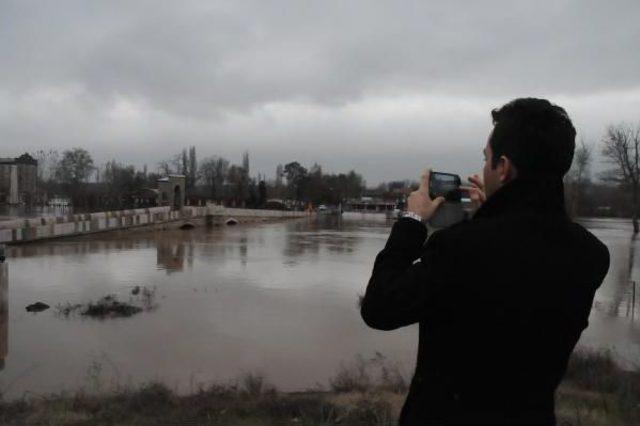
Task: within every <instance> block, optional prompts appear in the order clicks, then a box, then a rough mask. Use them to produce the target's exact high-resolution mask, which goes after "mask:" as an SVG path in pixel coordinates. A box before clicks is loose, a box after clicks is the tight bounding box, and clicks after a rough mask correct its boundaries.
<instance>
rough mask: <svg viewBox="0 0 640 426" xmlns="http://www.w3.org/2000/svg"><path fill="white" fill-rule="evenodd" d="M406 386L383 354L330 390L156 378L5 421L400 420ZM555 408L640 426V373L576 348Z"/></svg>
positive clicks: (593, 420)
mask: <svg viewBox="0 0 640 426" xmlns="http://www.w3.org/2000/svg"><path fill="white" fill-rule="evenodd" d="M92 368H93V369H94V370H95V369H96V366H93V367H92ZM98 370H99V369H98ZM94 374H95V371H94ZM98 374H99V373H98ZM406 391H407V379H406V377H405V375H404V374H402V372H401V371H400V370H399V369H398V368H397V366H395V365H394V364H392V363H390V362H389V361H388V360H387V359H385V358H384V357H383V356H382V355H381V354H378V353H377V354H376V355H375V356H374V357H373V358H371V359H365V358H364V357H362V356H358V357H356V358H355V359H354V360H353V362H351V363H348V364H343V365H341V366H340V368H339V369H338V370H337V372H336V374H335V376H334V377H332V378H331V379H330V380H329V386H328V388H327V389H324V388H322V387H319V388H318V389H315V390H309V391H305V392H294V393H282V392H279V391H278V390H277V389H275V388H274V387H273V386H271V385H269V383H268V382H267V381H266V379H265V377H264V376H263V375H261V374H257V373H249V374H245V375H243V376H241V377H239V378H238V379H237V380H235V381H233V382H230V383H228V384H225V385H220V384H212V385H208V386H205V385H200V386H199V387H198V388H197V389H195V390H193V391H192V392H191V393H190V394H189V395H178V394H176V393H175V392H173V391H172V390H171V389H169V388H168V387H166V386H165V385H163V384H160V383H149V384H146V385H143V386H139V387H137V388H131V387H124V388H122V387H116V388H114V389H112V390H110V391H108V392H103V393H102V394H100V395H91V394H88V393H85V392H83V391H80V392H76V393H74V394H65V393H61V394H57V395H50V396H41V397H37V398H36V397H32V398H30V399H26V398H23V399H19V400H14V401H7V402H1V400H0V424H3V425H5V424H6V425H23V424H61V425H111V424H123V425H151V424H154V425H155V424H193V425H195V424H198V425H200V424H202V425H241V426H242V425H245V426H249V425H289V424H291V425H334V424H342V425H356V426H357V425H394V424H396V422H397V416H398V414H399V411H400V408H401V406H402V403H403V401H404V398H405V394H406ZM556 413H557V416H558V424H559V425H566V426H572V425H576V426H577V425H580V426H590V425H632V424H640V373H639V372H629V371H623V370H621V369H620V368H618V367H617V366H616V364H615V363H614V362H613V361H612V359H611V356H610V354H608V353H594V352H580V353H577V354H575V355H574V356H573V357H572V360H571V363H570V366H569V369H568V371H567V375H566V378H565V380H564V382H563V383H562V385H561V386H560V388H559V389H558V392H557V407H556Z"/></svg>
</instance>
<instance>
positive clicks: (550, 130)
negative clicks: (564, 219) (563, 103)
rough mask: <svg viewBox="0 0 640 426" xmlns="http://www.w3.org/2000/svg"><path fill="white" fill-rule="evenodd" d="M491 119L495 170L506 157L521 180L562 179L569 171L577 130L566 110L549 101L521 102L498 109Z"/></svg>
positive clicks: (492, 161) (515, 100)
mask: <svg viewBox="0 0 640 426" xmlns="http://www.w3.org/2000/svg"><path fill="white" fill-rule="evenodd" d="M491 116H492V117H493V124H494V128H493V133H492V134H491V138H490V140H489V145H490V146H491V150H492V151H493V152H492V158H491V167H492V168H495V167H496V165H497V163H498V159H499V158H500V156H502V155H504V156H506V157H507V158H509V159H510V160H511V161H512V162H513V164H514V165H515V166H516V169H517V170H518V176H549V175H551V176H560V177H562V176H564V174H565V173H567V171H569V168H570V167H571V162H572V161H573V152H574V150H575V146H576V143H575V138H576V130H575V129H574V127H573V124H572V123H571V119H570V118H569V116H568V115H567V112H566V111H565V110H564V109H563V108H561V107H559V106H557V105H553V104H552V103H551V102H549V101H548V100H546V99H536V98H519V99H514V100H513V101H511V102H509V103H508V104H505V105H504V106H502V108H499V109H494V110H493V111H491Z"/></svg>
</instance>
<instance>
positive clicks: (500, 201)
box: [473, 176, 566, 218]
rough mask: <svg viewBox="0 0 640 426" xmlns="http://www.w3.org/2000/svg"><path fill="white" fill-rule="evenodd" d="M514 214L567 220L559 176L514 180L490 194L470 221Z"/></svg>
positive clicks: (562, 185)
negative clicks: (516, 212) (563, 217)
mask: <svg viewBox="0 0 640 426" xmlns="http://www.w3.org/2000/svg"><path fill="white" fill-rule="evenodd" d="M515 211H519V212H522V211H528V212H533V213H535V214H542V215H554V216H555V215H561V216H566V209H565V203H564V184H563V182H562V178H561V177H559V176H536V177H527V178H524V177H520V178H516V179H514V180H512V181H511V182H509V183H507V184H505V185H504V186H503V187H501V188H500V189H498V190H497V191H496V192H495V193H493V194H492V195H491V196H490V197H489V198H488V199H487V200H486V201H485V202H484V203H483V204H482V206H481V207H480V208H479V209H478V210H477V211H476V213H475V214H474V216H473V217H474V218H481V217H490V216H500V215H503V214H507V213H511V212H515Z"/></svg>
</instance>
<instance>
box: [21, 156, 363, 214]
mask: <svg viewBox="0 0 640 426" xmlns="http://www.w3.org/2000/svg"><path fill="white" fill-rule="evenodd" d="M32 156H33V157H34V158H36V159H37V160H38V174H37V179H38V191H39V193H38V196H37V200H38V201H39V202H40V203H42V204H44V203H46V202H47V201H48V200H49V199H51V198H53V197H63V198H68V199H70V200H71V202H72V204H73V206H74V207H75V208H76V209H77V210H78V211H96V210H109V209H122V208H135V207H147V206H149V205H153V204H154V203H155V198H154V193H153V191H151V190H152V189H155V188H157V181H158V179H159V178H161V177H163V176H167V175H172V174H178V175H184V176H185V192H186V198H187V203H188V204H200V203H204V202H205V201H213V202H216V203H220V204H224V205H227V206H234V207H235V206H237V207H250V208H264V207H271V208H284V207H287V208H292V209H303V208H306V207H307V206H308V205H309V204H311V205H312V206H317V205H318V204H322V203H325V204H336V205H337V204H338V203H340V202H344V201H345V200H346V199H348V198H358V197H360V196H361V195H362V193H363V192H364V190H365V181H364V179H363V178H362V176H361V175H360V174H359V173H356V172H355V171H354V170H351V171H349V172H348V173H338V174H334V173H324V172H323V170H322V167H321V166H320V165H318V164H313V165H312V166H311V167H310V168H308V169H307V168H306V167H304V166H303V165H301V164H300V163H299V162H297V161H292V162H289V163H286V164H284V165H282V164H279V165H278V166H277V167H276V170H275V175H274V176H273V177H272V178H271V179H268V178H267V177H266V176H264V175H261V174H258V175H257V176H252V175H251V173H250V172H251V170H250V160H249V152H246V151H245V152H244V153H243V154H242V159H241V162H240V164H232V163H231V162H230V161H229V160H227V159H225V158H223V157H221V156H209V157H206V158H203V159H202V160H200V161H199V160H198V158H197V153H196V148H195V147H193V146H192V147H189V148H184V149H183V150H182V151H180V152H178V153H176V154H175V155H173V156H172V157H170V158H168V159H166V160H163V161H161V162H160V163H158V165H157V168H156V169H155V171H149V170H148V169H147V166H146V165H145V166H144V167H143V168H141V169H139V168H137V167H136V166H134V165H131V164H125V163H121V162H118V161H116V160H111V161H108V162H106V163H105V164H104V165H102V166H97V165H96V164H95V162H94V160H93V157H92V156H91V154H90V153H89V152H88V151H87V150H86V149H84V148H73V149H69V150H65V151H63V152H61V153H60V152H58V151H56V150H49V151H45V150H40V151H37V152H35V153H32Z"/></svg>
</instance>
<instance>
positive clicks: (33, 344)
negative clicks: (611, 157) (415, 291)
mask: <svg viewBox="0 0 640 426" xmlns="http://www.w3.org/2000/svg"><path fill="white" fill-rule="evenodd" d="M584 224H585V226H587V227H588V228H589V229H590V230H591V231H592V232H593V233H594V234H595V235H596V236H598V237H599V238H600V239H601V240H602V241H604V242H605V243H606V244H607V245H608V246H609V248H610V251H611V258H612V263H611V269H610V272H609V274H608V276H607V278H606V281H605V283H604V284H603V286H602V287H601V289H600V290H599V291H598V293H597V296H596V302H595V304H594V309H593V310H592V315H591V318H590V322H591V325H590V327H589V329H588V330H587V332H585V333H584V335H583V337H582V339H581V341H580V345H582V346H586V347H591V348H609V349H612V350H613V351H614V352H615V354H616V356H617V357H618V358H619V359H620V360H622V361H623V362H633V361H634V360H637V359H640V358H639V356H640V329H639V325H638V324H639V322H638V320H636V321H632V320H631V317H630V312H628V311H629V301H630V297H631V292H630V291H629V288H630V287H629V286H628V285H627V284H626V283H627V281H628V280H629V279H630V278H633V277H635V276H637V270H636V269H637V268H638V267H640V265H636V266H635V269H634V270H632V271H631V272H630V273H629V271H628V265H629V263H628V261H629V244H630V235H631V225H630V223H629V222H628V221H625V220H608V219H594V220H585V221H584ZM391 225H392V222H391V221H388V220H386V219H384V218H375V217H368V218H363V217H358V216H355V217H354V216H352V217H350V216H348V215H345V217H344V218H342V219H340V218H337V217H332V216H326V217H320V218H317V219H315V218H304V219H298V220H292V221H287V222H279V223H269V224H258V225H240V226H235V227H219V228H212V229H206V228H196V229H193V230H188V231H182V230H170V231H158V232H153V231H136V232H117V233H106V234H98V235H93V236H88V237H81V238H73V239H64V240H52V241H48V242H42V243H35V244H28V245H22V246H13V247H10V248H8V266H9V286H8V289H4V291H5V292H7V293H6V294H7V295H8V315H6V317H7V319H8V321H6V323H5V324H4V325H3V327H4V329H3V330H5V332H4V333H0V340H5V341H4V342H0V345H4V349H6V351H7V355H6V357H5V359H4V368H3V369H2V370H0V391H1V392H2V393H3V395H4V397H5V398H12V397H19V396H22V395H25V394H26V395H39V394H46V393H50V392H58V391H61V390H75V389H79V388H84V389H86V390H89V391H91V390H95V391H100V390H106V389H109V388H112V387H114V386H124V385H137V384H140V383H144V382H149V381H162V382H164V383H166V384H167V385H168V386H170V387H172V388H174V389H175V390H177V391H181V392H189V391H192V390H195V389H197V386H198V385H199V384H200V383H211V382H218V383H224V382H227V381H229V380H232V379H234V378H237V377H238V376H240V375H242V374H244V373H247V372H254V373H255V372H259V373H261V374H264V375H265V376H266V378H267V380H268V381H269V382H270V383H272V384H274V385H275V386H277V387H278V388H280V389H282V390H304V389H309V388H313V387H315V386H316V385H317V384H320V385H324V386H326V385H327V383H328V382H327V381H328V379H329V378H330V377H331V376H333V375H334V374H335V373H336V371H337V369H338V368H339V367H340V364H341V363H349V362H352V361H353V359H354V357H355V356H356V355H358V354H360V355H362V356H364V357H365V358H371V357H373V356H375V354H376V352H380V353H381V354H383V355H384V356H385V357H386V358H387V359H389V360H390V361H391V362H394V363H397V364H398V365H399V366H400V369H401V370H402V371H403V372H404V373H405V374H406V375H407V376H408V375H410V373H411V371H412V368H413V365H414V359H415V350H416V344H417V341H416V338H417V327H416V326H412V327H407V328H404V329H401V330H396V331H394V332H378V331H375V330H370V329H368V328H367V327H366V325H365V324H364V323H363V322H362V320H361V318H360V316H359V312H358V309H357V297H358V294H361V293H362V292H363V291H364V287H365V285H366V281H367V279H368V277H369V274H370V270H371V266H372V264H373V260H374V257H375V255H376V254H377V252H378V251H379V250H380V249H381V248H382V247H383V246H384V243H385V241H386V238H387V235H388V233H389V230H390V226H391ZM637 252H638V251H637ZM136 286H142V287H147V288H149V289H152V288H155V304H156V305H157V308H156V309H155V310H151V311H145V312H143V313H141V314H138V315H135V316H133V317H130V318H115V319H107V320H96V319H91V318H85V317H69V318H65V317H61V316H59V315H56V313H55V309H54V307H55V306H56V305H57V304H64V303H67V302H71V303H83V302H88V301H92V300H97V299H99V298H101V297H103V296H105V295H107V294H115V295H116V296H118V297H119V298H120V300H125V301H126V300H128V298H129V297H131V295H130V293H131V290H132V289H134V288H135V287H136ZM638 290H639V291H640V288H639V289H638ZM0 299H1V298H0ZM637 299H640V297H638V298H637ZM36 301H42V302H45V303H47V304H49V305H51V306H52V309H49V310H46V311H44V312H40V313H37V314H33V313H29V312H26V311H25V306H27V305H29V304H31V303H34V302H36ZM637 302H640V301H639V300H637ZM638 305H640V303H638ZM639 316H640V313H639V312H637V311H636V312H635V317H636V318H638V317H639ZM1 319H2V318H0V320H1ZM3 335H5V336H6V335H8V337H7V338H4V339H3V337H2V336H3ZM2 353H3V351H1V350H0V354H2ZM470 356H471V354H470Z"/></svg>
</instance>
